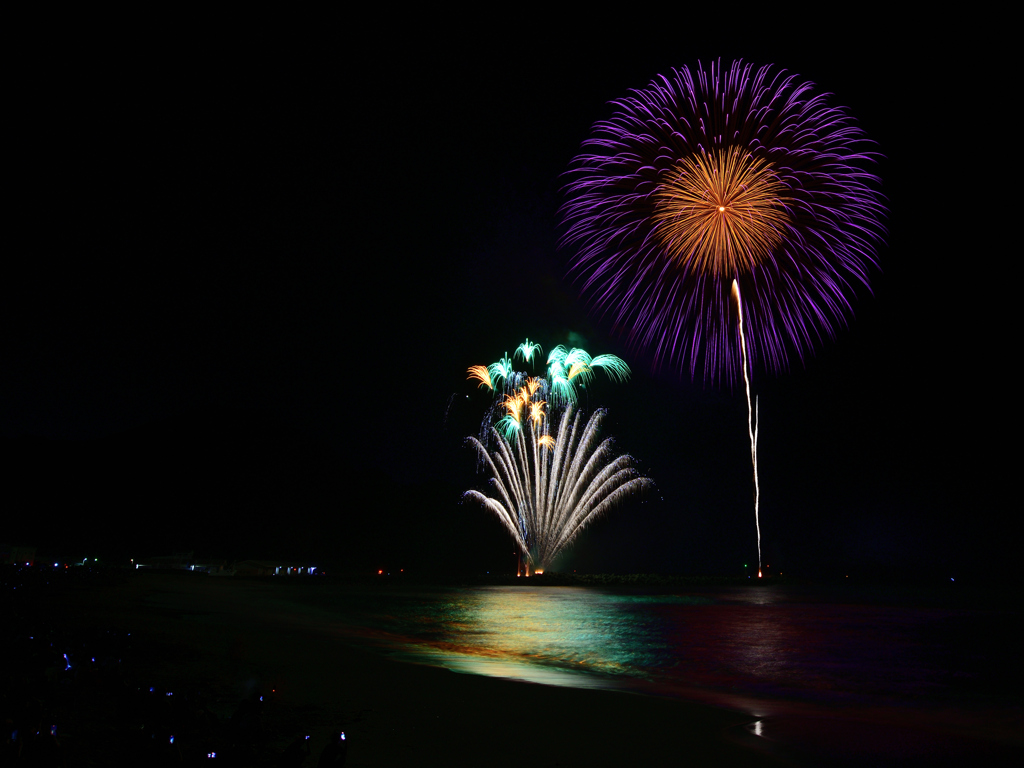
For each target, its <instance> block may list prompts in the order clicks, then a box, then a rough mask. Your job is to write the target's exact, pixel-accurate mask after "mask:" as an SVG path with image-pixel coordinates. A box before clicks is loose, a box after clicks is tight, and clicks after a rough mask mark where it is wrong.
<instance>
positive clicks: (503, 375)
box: [466, 339, 651, 570]
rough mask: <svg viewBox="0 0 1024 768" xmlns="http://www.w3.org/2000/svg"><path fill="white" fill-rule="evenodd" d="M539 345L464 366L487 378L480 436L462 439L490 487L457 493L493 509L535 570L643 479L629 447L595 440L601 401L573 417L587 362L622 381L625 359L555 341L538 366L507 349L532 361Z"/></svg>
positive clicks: (588, 375) (586, 380)
mask: <svg viewBox="0 0 1024 768" xmlns="http://www.w3.org/2000/svg"><path fill="white" fill-rule="evenodd" d="M540 350H541V347H540V345H539V344H534V343H531V342H530V340H529V339H527V340H526V341H525V342H524V343H523V344H520V345H519V347H518V348H517V349H516V351H515V354H514V355H513V358H509V357H508V355H505V356H504V357H503V358H502V359H501V360H499V361H498V362H497V363H493V364H491V365H474V366H472V367H471V368H469V370H468V371H467V373H468V374H469V375H468V379H469V380H471V381H474V380H475V381H479V382H480V383H479V385H478V388H479V387H482V386H484V385H486V386H487V387H488V389H490V390H491V391H492V392H493V399H492V402H491V407H490V408H489V410H488V411H487V413H486V415H485V416H484V420H483V424H482V425H481V432H480V437H479V438H469V440H470V442H471V443H472V444H473V445H474V447H475V448H476V450H477V456H478V458H479V459H480V466H481V467H482V468H486V469H487V470H489V472H490V474H491V478H492V483H493V484H494V487H495V488H496V490H497V496H496V497H495V498H489V497H487V496H485V495H484V494H482V493H479V492H478V491H469V492H467V494H466V497H467V498H471V499H474V500H476V501H479V502H480V503H481V504H482V505H483V506H484V507H485V508H487V509H489V510H491V511H492V512H494V514H495V515H496V516H497V517H498V519H499V520H500V521H501V522H502V524H503V525H504V526H505V528H506V529H507V530H508V531H509V533H511V534H512V537H513V538H514V539H515V541H516V545H517V546H518V547H519V551H520V553H521V555H522V557H523V558H524V559H525V560H526V562H527V564H528V567H529V564H533V565H534V566H535V567H538V568H540V569H541V570H543V568H544V567H546V566H547V565H549V564H550V563H551V562H552V561H553V560H554V558H555V556H556V555H557V554H558V553H559V552H560V551H561V550H562V549H563V548H564V547H565V546H566V545H568V544H569V543H570V542H571V541H572V540H573V539H574V538H575V537H576V535H577V534H578V533H579V532H580V531H581V530H583V528H584V527H585V526H586V525H587V524H588V523H589V522H591V521H592V520H594V519H595V518H597V517H598V516H599V515H601V514H602V513H604V512H605V511H607V510H608V509H609V508H610V507H611V506H614V505H615V504H616V503H617V502H619V501H620V500H622V499H623V498H625V497H626V496H629V495H631V494H633V493H636V492H638V491H641V490H643V489H644V488H645V487H648V486H649V485H651V481H650V480H648V479H646V478H641V477H639V476H638V475H637V473H636V471H635V470H633V469H632V467H631V459H630V458H629V457H628V456H622V457H618V458H615V457H613V456H612V455H611V446H612V443H611V440H610V439H607V440H605V441H603V442H601V443H598V442H597V432H598V428H599V427H600V424H601V420H602V419H603V418H604V411H598V412H596V413H595V414H594V415H593V416H592V417H591V418H590V421H589V422H588V423H587V424H586V426H585V427H583V426H581V424H582V421H581V420H582V415H581V413H580V412H577V413H576V416H575V418H573V417H572V413H573V410H574V408H575V405H576V402H577V399H578V396H579V390H581V389H585V388H587V387H588V386H590V385H591V384H592V383H593V380H594V371H595V370H603V371H604V372H605V373H606V374H607V375H608V378H610V379H612V380H613V381H618V382H623V381H626V380H627V379H628V378H629V366H628V365H626V363H625V361H623V360H622V359H621V358H619V357H616V356H615V355H597V356H596V357H592V356H591V355H590V354H589V353H588V352H587V351H586V350H584V349H580V348H578V347H573V348H571V349H566V348H565V347H564V346H562V345H561V344H559V345H558V346H556V347H555V348H554V349H552V350H551V352H550V354H549V355H548V358H547V368H546V370H545V372H544V375H528V374H527V373H526V372H524V371H516V370H515V369H514V367H513V362H512V360H513V359H514V358H521V359H522V360H523V361H524V362H527V363H533V361H534V358H535V357H538V352H539V351H540ZM553 423H556V424H557V429H556V431H555V433H554V434H552V431H551V430H552V424H553ZM492 445H493V450H489V447H490V446H492Z"/></svg>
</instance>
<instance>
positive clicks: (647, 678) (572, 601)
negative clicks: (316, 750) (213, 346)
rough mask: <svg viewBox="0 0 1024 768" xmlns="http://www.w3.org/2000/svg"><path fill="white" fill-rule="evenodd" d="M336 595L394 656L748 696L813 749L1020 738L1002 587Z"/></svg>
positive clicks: (1007, 603)
mask: <svg viewBox="0 0 1024 768" xmlns="http://www.w3.org/2000/svg"><path fill="white" fill-rule="evenodd" d="M339 599H340V598H339ZM342 602H344V605H341V604H338V605H337V606H336V607H337V608H339V609H340V610H341V613H342V614H343V615H345V616H346V617H347V620H348V621H353V622H355V623H358V624H359V625H360V627H361V628H363V629H364V630H366V631H367V632H368V633H369V635H372V638H373V642H375V643H376V644H377V645H378V647H380V648H382V649H383V650H384V652H386V653H388V654H390V655H391V656H393V657H394V658H396V659H398V660H402V661H410V662H415V663H425V664H431V665H436V666H442V667H445V668H448V669H451V670H453V671H456V672H462V673H471V674H482V675H491V676H497V677H505V678H510V679H515V680H523V681H528V682H532V683H542V684H547V685H568V686H574V687H580V688H612V689H621V690H625V691H631V692H635V693H646V694H651V695H658V696H668V697H673V698H680V699H685V700H690V701H697V702H702V703H706V704H712V705H715V706H720V707H726V708H730V709H733V710H737V711H743V712H746V713H748V714H749V715H750V717H751V722H750V724H749V728H748V730H749V733H750V734H751V735H753V736H756V737H758V738H759V739H760V740H762V741H764V740H772V739H775V740H776V742H777V743H785V744H788V745H789V746H790V747H792V748H793V749H797V750H799V749H804V750H805V752H806V754H798V757H806V756H807V755H808V754H809V755H810V764H814V763H815V761H820V760H823V759H827V761H828V762H829V763H832V762H835V760H837V759H838V756H837V753H836V752H835V750H836V749H837V747H839V748H841V749H842V750H843V759H844V760H845V761H846V764H851V765H856V764H860V763H861V762H862V761H863V760H866V759H870V760H875V761H876V762H877V761H878V760H880V759H882V758H883V757H884V756H885V755H889V756H892V757H893V759H896V760H897V763H898V764H932V763H935V762H936V761H937V760H938V762H939V763H941V762H942V760H947V761H948V760H952V761H953V763H955V762H956V761H957V760H959V759H960V758H961V757H964V756H969V755H971V754H975V752H976V751H977V750H978V749H979V745H981V747H980V748H981V749H983V750H988V749H990V748H991V749H995V750H996V752H993V753H992V754H993V755H995V754H996V753H997V752H998V753H999V754H1005V751H1006V750H1010V752H1011V753H1012V752H1013V750H1015V749H1016V748H1017V741H1019V740H1020V736H1019V735H1018V736H1014V735H1013V734H1015V733H1018V734H1019V733H1020V732H1021V731H1022V730H1024V728H1022V726H1024V714H1022V709H1021V701H1022V699H1021V695H1020V690H1021V685H1022V684H1024V674H1022V670H1024V665H1022V662H1021V660H1020V654H1019V653H1018V644H1019V637H1018V629H1017V628H1018V626H1019V625H1020V617H1021V610H1020V607H1021V606H1020V599H1019V597H1016V596H1011V593H1009V592H1007V591H1005V590H1004V591H1003V592H1002V593H998V594H997V593H993V592H991V591H990V590H989V591H986V590H975V591H973V592H972V591H969V590H964V589H962V588H960V587H956V586H955V585H950V586H949V587H948V588H935V587H931V588H928V589H901V588H894V587H879V586H873V587H863V586H860V587H857V586H845V585H841V586H835V585H831V586H824V587H820V586H818V587H816V586H792V585H784V584H771V585H764V586H760V585H757V586H754V585H752V586H750V587H702V588H693V589H681V590H674V591H664V590H662V591H657V592H655V591H643V590H636V589H625V588H619V589H598V588H589V587H550V586H543V587H530V586H525V585H524V586H520V585H516V586H483V587H463V588H435V589H427V588H412V587H410V588H408V589H404V588H400V587H395V588H388V589H380V590H368V591H357V592H352V591H349V592H348V593H346V596H345V597H344V600H343V601H342ZM993 745H994V746H993ZM787 748H789V747H787ZM999 750H1003V751H1002V752H999ZM790 754H792V752H791V753H790ZM900 761H903V762H900ZM908 761H909V762H908ZM840 762H842V761H840ZM897 763H894V764H897ZM879 764H889V763H886V762H885V760H882V762H881V763H879Z"/></svg>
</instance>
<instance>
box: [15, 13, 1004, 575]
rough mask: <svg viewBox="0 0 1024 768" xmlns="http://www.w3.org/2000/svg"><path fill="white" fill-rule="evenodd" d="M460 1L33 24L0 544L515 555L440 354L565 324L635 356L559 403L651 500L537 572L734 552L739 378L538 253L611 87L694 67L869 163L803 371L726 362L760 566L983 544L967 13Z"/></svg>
mask: <svg viewBox="0 0 1024 768" xmlns="http://www.w3.org/2000/svg"><path fill="white" fill-rule="evenodd" d="M539 27H542V31H537V30H538V28H539ZM456 28H459V27H457V26H451V25H450V24H449V20H443V19H433V18H431V19H427V18H423V19H416V20H409V21H407V22H405V23H403V24H402V25H401V26H400V27H399V26H396V24H395V22H394V21H393V20H388V21H387V24H385V25H382V26H354V25H352V24H351V23H349V22H347V21H346V20H337V19H336V20H332V21H331V22H330V23H328V22H324V23H323V24H312V25H311V26H310V28H309V29H308V30H294V31H293V32H292V33H291V34H288V35H284V34H280V33H279V30H274V31H273V32H271V31H268V30H270V29H273V25H268V26H267V28H265V29H264V30H262V31H260V32H258V33H257V32H254V31H251V30H241V29H237V28H233V27H228V28H223V29H220V30H217V31H211V32H208V33H203V34H197V33H195V32H194V31H191V30H177V29H175V30H172V29H170V28H164V27H147V28H146V30H145V31H144V33H141V32H140V34H139V35H137V36H135V37H133V38H132V39H131V40H130V41H127V40H125V39H120V38H115V37H114V36H113V35H112V34H109V33H99V32H97V33H96V34H87V35H84V34H78V33H77V32H76V31H67V32H65V33H61V34H60V35H54V36H51V35H43V34H40V35H38V36H35V35H33V36H31V37H30V41H29V42H26V43H25V44H24V52H23V54H24V55H21V56H19V57H17V59H18V65H17V70H16V71H15V72H14V74H13V77H12V80H13V84H14V93H13V96H12V97H11V98H12V99H13V109H9V115H10V118H9V121H10V122H11V123H13V124H14V126H15V131H14V138H13V139H9V140H8V141H9V143H8V147H9V152H10V154H11V156H12V157H13V158H14V163H13V165H14V169H15V173H14V174H13V176H12V177H10V178H11V183H10V185H9V188H11V189H13V195H12V197H13V200H12V201H11V202H9V208H8V217H9V220H10V221H11V224H12V226H13V232H14V233H15V236H14V237H13V238H11V239H10V240H9V241H8V247H7V248H6V249H5V255H4V259H3V262H2V276H0V441H2V442H0V445H2V446H3V451H4V464H3V466H4V470H5V475H6V477H5V483H4V485H5V488H6V489H7V493H6V494H5V500H4V520H5V527H6V531H5V532H4V533H3V534H2V535H0V541H4V540H11V541H16V542H25V543H29V544H34V545H36V546H37V547H39V548H40V549H41V550H43V551H47V552H49V551H52V552H54V553H55V556H56V555H61V556H63V555H64V554H73V553H84V550H85V549H89V548H93V549H95V550H96V551H101V550H102V551H103V552H104V553H105V554H106V553H108V552H109V553H110V554H111V555H112V556H113V555H117V556H125V555H126V554H129V553H136V554H138V555H140V556H141V555H144V554H165V553H169V552H171V551H178V550H182V549H192V550H195V551H196V552H197V553H201V554H203V555H205V556H210V557H242V556H271V555H279V556H295V557H306V558H327V559H328V560H327V561H334V562H338V563H340V564H345V565H347V566H349V567H352V568H363V567H367V568H369V567H376V565H377V564H378V563H379V564H381V565H384V566H387V567H399V566H400V565H401V564H403V563H404V564H407V565H410V567H413V568H416V569H425V568H435V567H446V566H447V567H467V568H482V569H490V568H493V569H500V568H509V569H511V568H512V567H513V566H514V560H513V559H512V558H511V549H512V547H511V545H510V544H508V543H507V541H506V539H505V538H504V536H503V534H502V533H501V532H500V530H499V529H498V525H497V523H496V522H494V521H492V520H490V519H487V517H486V516H485V513H483V512H482V511H480V510H477V509H472V508H469V507H468V506H461V505H459V503H458V502H459V494H460V492H461V491H463V490H465V489H466V488H469V487H477V486H482V483H483V478H482V477H480V476H477V475H475V474H474V459H473V455H472V453H471V451H470V449H469V448H467V447H465V446H464V445H463V442H462V441H463V438H464V437H465V436H466V435H467V434H470V433H472V432H474V431H475V430H476V429H477V427H478V425H479V420H480V417H481V414H482V411H483V408H484V406H485V402H486V398H484V396H483V395H482V394H480V393H477V392H476V391H475V389H474V387H473V386H472V385H471V384H470V383H468V382H466V381H465V370H466V368H467V367H468V366H469V365H473V364H480V363H489V362H493V361H494V360H496V359H497V358H498V357H500V356H501V355H502V354H503V353H505V352H511V351H512V350H513V349H514V347H515V346H516V345H517V344H518V343H519V342H521V341H522V340H523V339H524V338H526V337H529V338H531V339H534V340H537V341H540V342H541V343H542V344H543V345H544V347H545V349H550V347H551V346H554V345H555V344H558V343H568V342H569V340H570V337H569V334H570V333H572V334H578V336H579V337H582V338H583V339H585V341H586V343H585V344H584V346H586V347H587V349H589V350H590V351H591V352H592V353H595V354H596V353H599V352H613V353H616V354H619V355H620V356H622V357H624V358H625V359H626V360H627V361H628V362H629V363H630V364H631V366H632V368H633V370H634V374H635V375H634V377H633V380H632V381H631V382H630V383H628V384H627V385H617V386H616V385H611V384H605V385H598V386H597V387H596V388H595V389H593V390H592V394H591V395H590V398H591V399H590V402H589V403H588V405H589V406H590V407H594V406H598V405H602V406H608V407H609V408H610V409H611V412H610V416H609V420H608V425H609V426H608V432H609V433H610V434H613V435H614V436H615V437H616V438H617V439H618V444H619V446H620V448H621V449H622V450H624V451H628V452H630V453H631V454H633V455H634V456H635V457H636V458H637V459H638V462H639V466H640V467H641V469H642V470H643V471H644V472H645V474H648V475H649V476H650V477H652V478H653V479H654V480H655V481H656V482H657V484H658V488H659V492H658V494H657V495H656V498H653V499H652V500H651V501H650V502H648V503H645V504H643V505H640V506H636V507H632V508H628V509H623V510H620V511H618V512H617V513H616V514H613V515H612V516H610V517H609V518H607V519H606V520H604V521H602V522H601V523H599V524H598V525H596V526H595V527H594V528H593V529H592V530H591V531H590V532H588V533H587V534H586V535H585V536H584V537H582V539H581V540H580V542H579V544H578V545H577V546H576V548H575V549H574V550H573V552H572V553H571V555H570V556H569V557H567V558H566V560H565V562H564V564H563V567H566V568H579V569H585V570H592V571H601V570H619V571H677V572H688V573H732V572H739V570H740V569H742V565H743V563H751V562H755V561H756V545H755V538H754V536H755V534H754V520H753V509H752V493H751V485H750V465H749V448H748V444H747V442H746V403H745V400H744V397H743V393H742V390H739V389H737V390H735V391H729V390H724V391H723V390H719V389H716V388H712V387H711V386H705V385H704V384H702V383H701V382H696V383H695V382H692V381H690V380H689V379H688V378H680V375H679V374H678V372H676V371H673V370H662V371H660V372H652V371H651V366H650V360H649V359H647V358H645V357H644V355H643V354H642V353H641V352H637V351H635V350H630V349H628V348H626V347H625V346H624V344H623V342H622V340H620V339H618V338H615V337H613V336H611V335H610V334H609V329H608V328H607V327H604V326H602V325H601V324H600V323H597V322H595V321H594V320H593V319H591V318H588V316H587V313H586V308H585V306H584V305H583V304H582V303H581V302H580V301H579V300H578V299H577V296H576V292H575V289H574V287H573V286H572V285H571V284H570V283H569V282H567V281H566V280H565V268H566V260H567V256H568V254H567V253H565V252H560V251H558V250H557V238H558V232H559V229H558V216H557V208H558V206H559V205H560V203H561V202H562V200H563V197H562V195H561V192H560V188H561V186H562V184H563V183H564V177H562V175H561V174H563V172H564V171H565V170H566V168H567V167H568V165H569V162H570V160H571V159H572V157H573V156H574V154H575V153H576V151H577V150H578V148H579V145H580V142H581V141H583V139H584V138H585V137H586V136H587V134H588V131H589V128H590V126H591V124H592V123H593V122H594V121H596V120H598V119H601V118H604V117H607V116H608V115H609V114H610V109H611V108H610V107H609V105H608V102H609V101H610V100H611V99H613V98H616V97H618V96H621V95H623V94H624V93H625V92H626V90H627V89H628V88H631V87H642V86H644V85H645V84H647V83H648V82H649V81H650V80H651V78H653V77H654V76H655V75H657V74H659V73H662V72H666V71H667V70H668V69H669V68H670V67H672V66H679V65H684V64H686V65H693V64H695V63H696V62H698V61H705V62H707V61H709V60H710V59H712V58H718V57H721V58H722V59H723V61H729V60H731V59H733V58H743V59H745V60H748V61H752V62H755V63H758V64H763V63H772V64H776V65H778V66H780V67H784V68H786V69H788V70H791V71H793V72H796V73H799V74H800V75H802V76H803V77H805V78H807V79H810V80H812V81H814V82H816V83H817V84H818V85H819V87H820V88H821V89H822V90H826V91H828V92H831V93H833V94H835V96H834V97H833V99H832V103H834V104H837V105H838V104H841V105H845V106H847V107H848V108H849V109H850V111H851V113H852V114H853V115H854V116H855V117H856V119H857V121H858V123H859V125H860V126H861V127H862V128H863V129H864V130H865V131H866V133H867V134H868V135H869V136H870V137H871V138H872V139H874V140H875V141H877V142H878V148H879V151H880V152H881V153H882V154H883V155H884V156H885V158H884V160H883V161H882V162H881V163H880V165H879V166H878V169H877V172H878V174H879V175H880V176H881V177H882V179H883V192H884V193H885V195H886V196H887V197H888V201H889V207H890V219H889V221H888V228H889V235H888V243H887V245H886V246H885V247H883V248H882V250H881V252H880V254H879V256H880V260H881V267H882V268H881V271H879V272H876V273H875V274H873V276H872V293H871V294H867V293H865V294H864V295H863V296H860V297H859V298H858V300H857V302H856V304H855V310H856V316H855V317H854V318H853V319H852V320H851V324H850V327H849V328H848V329H847V330H843V331H841V332H840V333H839V335H838V338H837V339H836V340H835V342H833V343H830V344H827V345H824V346H822V347H821V348H820V349H819V350H818V351H817V353H816V355H815V356H814V357H813V358H811V359H809V360H808V361H807V362H806V364H805V365H803V366H801V365H800V363H799V362H797V363H796V364H795V365H794V367H793V369H792V370H791V371H789V372H788V373H785V374H782V375H771V374H768V373H767V372H765V371H764V370H757V371H755V373H754V387H755V391H756V392H757V393H758V395H759V397H760V409H761V426H760V443H759V459H760V475H761V488H762V534H763V543H764V551H765V560H766V562H768V563H770V564H771V565H772V568H773V570H776V571H778V570H782V571H783V572H785V571H786V569H787V568H788V569H789V570H790V571H791V572H795V573H807V574H836V573H840V572H846V571H850V570H853V571H856V572H858V573H892V572H897V573H921V572H929V573H936V574H940V575H947V574H948V575H951V576H958V575H961V576H963V577H966V576H967V575H991V574H1002V573H1009V572H1010V561H1009V555H1010V542H1011V541H1012V540H1014V539H1015V538H1016V535H1015V534H1014V533H1013V531H1012V529H1007V528H1006V527H1005V526H1006V522H1005V517H1006V514H1007V511H1008V507H1007V505H1006V503H1005V499H1004V498H1003V493H1002V489H1003V488H1004V487H1005V485H1006V484H1007V482H1006V480H1005V479H1004V477H1005V476H1006V474H1007V473H1008V471H1009V461H1010V458H1011V457H1010V455H1009V454H1010V450H1009V449H1007V448H999V447H998V444H999V443H1001V442H1002V441H1003V440H1004V439H1009V440H1010V441H1012V437H1011V435H1012V432H1013V431H1014V430H1013V428H1012V427H1011V426H1010V424H1011V423H1012V422H1011V420H1009V419H1008V418H1007V415H1008V413H1009V408H1010V402H1011V398H1010V397H1008V396H1007V394H1006V393H1008V392H1012V389H1013V387H1012V380H1013V378H1012V375H1011V374H1009V373H1008V372H1007V373H1003V372H1002V371H1001V370H1000V369H1002V368H1003V367H1004V366H1005V363H1004V361H1006V360H1008V358H1009V357H1010V355H1008V354H1007V352H1005V351H1004V350H1005V349H1006V346H1005V341H1006V340H1007V337H1008V335H1009V334H1008V332H1007V330H1006V326H1005V324H1004V322H1003V318H1004V317H1005V316H1006V315H1007V314H1008V312H1007V310H1006V308H1005V304H1004V299H1003V298H1001V292H1002V291H1003V290H1005V286H1004V285H1003V283H1004V282H1005V281H1006V280H1007V279H1008V278H1009V277H1010V275H1009V273H1007V272H1005V271H1003V270H1000V269H996V270H992V269H991V268H987V269H986V268H984V265H986V264H992V263H998V261H996V260H995V257H994V256H993V254H992V253H990V252H989V250H990V249H989V247H988V243H989V241H988V240H987V239H986V238H990V237H991V238H992V240H991V242H993V243H994V242H995V236H994V232H993V230H994V229H995V227H988V228H987V233H986V234H984V235H983V236H982V239H980V240H979V239H978V235H977V234H976V233H977V232H978V231H979V220H980V218H981V217H983V216H984V215H985V214H984V213H983V211H982V210H980V209H984V207H985V205H986V201H985V200H978V201H977V209H976V212H975V213H965V211H970V210H971V207H972V203H970V202H969V199H970V197H971V195H972V194H973V193H974V192H976V191H978V190H980V189H985V188H986V185H987V181H985V178H984V175H985V173H986V171H985V163H984V161H983V155H984V151H987V150H988V149H991V148H992V147H993V146H995V145H997V144H998V140H997V138H996V137H995V136H992V135H989V128H990V127H991V126H992V123H990V122H988V120H989V118H985V117H983V116H982V113H983V112H984V111H985V106H984V103H985V100H986V98H988V97H989V93H988V90H989V89H991V88H992V87H993V86H992V85H986V84H985V83H986V82H989V83H990V82H991V80H990V79H989V78H988V76H987V73H988V72H989V71H993V70H997V69H998V66H997V63H996V62H995V61H994V60H992V61H989V60H986V58H985V55H984V54H982V55H979V50H980V49H979V48H978V47H977V46H975V43H974V42H973V39H970V38H969V37H968V34H967V32H965V31H963V30H958V31H957V34H955V35H954V34H953V33H952V28H950V29H948V30H945V31H944V30H941V29H933V30H930V31H929V33H928V34H924V33H923V32H922V31H920V30H913V29H909V28H897V27H894V26H893V25H892V24H891V23H883V21H881V20H878V19H864V20H863V22H857V23H851V22H849V20H847V21H845V22H844V23H843V24H838V23H836V22H835V20H831V19H822V20H821V22H820V23H818V22H816V21H813V20H812V21H808V22H806V23H805V24H804V26H802V27H796V26H793V25H792V24H790V23H783V22H778V23H774V22H770V21H763V20H757V21H756V22H755V21H751V23H750V24H749V25H743V24H739V23H736V24H731V25H730V26H729V27H723V26H722V25H721V24H712V23H710V20H703V19H698V18H696V17H692V16H680V17H678V18H674V17H659V18H658V19H638V18H624V19H623V20H622V22H621V24H620V23H617V22H613V21H612V20H611V19H595V20H593V21H586V22H582V21H579V20H577V21H576V22H574V23H573V24H565V25H560V24H555V23H553V22H552V23H549V24H544V25H541V24H537V23H534V22H527V21H524V22H522V23H512V24H510V25H503V26H502V30H501V32H496V31H495V30H493V29H484V28H482V27H481V28H477V29H475V30H472V31H470V30H468V29H467V30H466V31H465V32H458V33H457V32H455V31H454V29H456ZM334 30H338V31H337V33H336V34H335V32H334ZM973 142H984V143H983V144H978V145H977V146H976V147H974V148H972V143H973ZM983 148H984V151H983ZM574 338H575V337H574ZM453 395H454V396H455V397H454V398H453V397H452V396H453ZM1000 457H1002V458H1000ZM1018 506H1019V505H1018ZM80 551H81V552H80Z"/></svg>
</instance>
